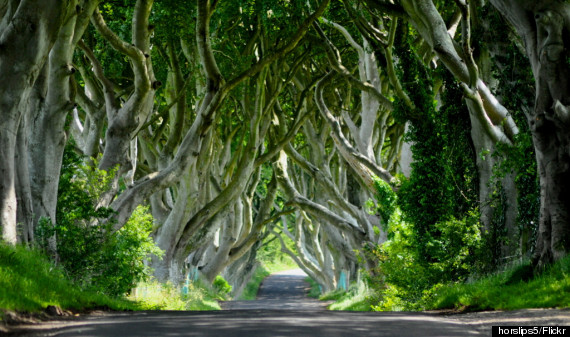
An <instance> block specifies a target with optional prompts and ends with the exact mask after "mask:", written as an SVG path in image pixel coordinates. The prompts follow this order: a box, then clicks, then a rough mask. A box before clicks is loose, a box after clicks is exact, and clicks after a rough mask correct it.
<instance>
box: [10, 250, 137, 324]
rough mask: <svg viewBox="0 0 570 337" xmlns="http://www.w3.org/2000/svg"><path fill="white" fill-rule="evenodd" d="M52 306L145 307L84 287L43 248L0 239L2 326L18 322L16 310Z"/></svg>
mask: <svg viewBox="0 0 570 337" xmlns="http://www.w3.org/2000/svg"><path fill="white" fill-rule="evenodd" d="M48 307H57V308H59V309H61V310H64V311H73V312H85V311H89V310H93V309H107V310H140V309H144V308H142V307H141V306H140V305H139V304H137V303H134V302H131V301H128V300H125V299H115V298H111V297H108V296H106V295H102V294H98V293H95V292H90V291H85V290H82V289H80V288H79V287H77V286H76V285H74V284H73V283H72V282H70V281H69V280H67V279H66V278H65V275H64V273H63V271H62V270H61V269H60V268H57V267H56V266H55V265H54V264H53V263H51V262H50V261H49V260H48V259H47V258H46V257H45V256H43V255H42V254H40V253H39V252H37V251H33V250H29V249H27V248H25V247H13V246H8V245H5V244H2V243H0V327H1V326H2V325H4V324H6V323H7V321H14V322H18V320H19V317H20V314H16V313H24V312H25V313H30V314H31V315H40V314H43V313H44V312H45V311H46V309H47V308H48ZM56 312H57V310H56ZM38 317H39V316H38Z"/></svg>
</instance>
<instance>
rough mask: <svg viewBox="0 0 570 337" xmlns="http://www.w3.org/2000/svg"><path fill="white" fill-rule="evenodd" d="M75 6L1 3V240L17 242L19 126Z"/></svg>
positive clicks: (30, 2)
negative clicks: (36, 83)
mask: <svg viewBox="0 0 570 337" xmlns="http://www.w3.org/2000/svg"><path fill="white" fill-rule="evenodd" d="M76 5H77V1H21V2H12V1H10V2H6V1H4V2H3V3H2V4H1V6H0V14H1V15H2V21H1V22H0V32H1V34H2V35H1V39H2V45H3V46H5V48H2V52H1V54H0V76H1V77H2V83H5V84H6V85H4V86H3V89H2V99H1V102H2V103H1V105H2V108H1V114H2V118H1V119H0V148H1V150H0V174H1V175H2V178H0V179H1V182H0V227H2V239H3V240H4V241H6V242H9V243H12V244H15V243H16V241H17V235H16V214H17V207H18V203H17V199H16V177H17V173H16V167H15V163H16V140H17V132H18V131H17V130H18V127H19V125H20V121H21V120H22V115H23V114H24V111H25V110H26V109H27V108H28V107H27V105H28V98H29V96H30V94H31V91H32V89H33V87H34V83H35V81H36V80H37V79H38V77H39V76H40V73H41V71H42V68H43V66H44V64H45V62H46V60H47V58H48V54H49V52H50V50H51V49H52V46H53V45H54V43H55V40H56V39H57V36H58V32H59V31H60V29H61V27H62V25H63V24H64V23H65V22H66V21H67V20H69V19H70V15H76V14H75V8H76ZM8 84H9V85H8ZM23 155H24V154H23V153H20V154H19V156H23Z"/></svg>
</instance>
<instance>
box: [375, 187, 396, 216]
mask: <svg viewBox="0 0 570 337" xmlns="http://www.w3.org/2000/svg"><path fill="white" fill-rule="evenodd" d="M374 187H375V188H376V193H375V195H374V197H375V198H376V201H378V213H379V214H380V216H381V217H382V219H384V221H385V222H388V221H389V219H390V217H391V216H392V214H393V213H394V211H395V210H396V201H397V199H398V198H397V196H396V193H394V191H393V190H392V187H391V186H390V184H388V183H387V182H385V181H384V180H382V179H380V178H378V177H375V179H374Z"/></svg>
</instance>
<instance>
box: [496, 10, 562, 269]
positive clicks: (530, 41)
mask: <svg viewBox="0 0 570 337" xmlns="http://www.w3.org/2000/svg"><path fill="white" fill-rule="evenodd" d="M491 3H492V4H493V5H494V6H495V7H496V8H497V9H498V10H499V11H500V12H501V13H502V14H503V15H504V16H505V17H506V18H507V20H508V21H509V22H510V23H511V24H512V25H513V26H514V28H515V30H516V31H517V33H518V35H519V36H520V37H521V38H522V40H523V42H524V46H525V51H526V54H527V56H528V58H529V60H530V63H531V66H532V70H533V74H534V78H535V85H536V102H535V107H534V111H532V112H530V113H528V115H527V119H528V121H529V124H530V129H531V132H532V136H533V143H534V148H535V151H536V157H537V163H538V170H539V178H540V191H541V193H540V203H541V207H540V223H539V230H538V237H537V241H536V246H535V251H534V255H533V264H534V265H535V267H538V268H542V267H543V266H545V265H547V264H549V263H551V262H552V261H555V260H558V259H560V258H562V257H564V256H565V255H567V254H568V252H570V194H568V193H567V192H566V191H564V189H565V188H566V186H570V185H569V184H570V150H569V149H570V133H569V132H568V131H569V128H570V115H569V110H568V106H569V105H570V76H569V75H570V67H569V65H568V63H567V60H568V58H569V57H570V52H569V51H568V47H569V46H570V35H569V31H570V4H568V3H566V2H560V1H550V0H543V1H530V0H524V1H523V0H491Z"/></svg>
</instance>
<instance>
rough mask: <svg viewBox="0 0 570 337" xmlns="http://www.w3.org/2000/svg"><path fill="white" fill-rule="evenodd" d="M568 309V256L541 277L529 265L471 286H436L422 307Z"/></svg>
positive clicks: (476, 282) (461, 284)
mask: <svg viewBox="0 0 570 337" xmlns="http://www.w3.org/2000/svg"><path fill="white" fill-rule="evenodd" d="M569 306H570V256H567V257H566V258H564V259H562V260H560V261H558V262H556V263H555V264H554V265H552V266H550V267H549V268H548V269H547V270H545V271H544V272H543V273H541V274H540V275H534V276H533V275H532V272H531V269H530V265H529V263H528V262H527V263H524V264H521V265H519V266H516V267H513V268H511V269H509V270H506V271H505V272H501V273H497V274H495V275H491V276H488V277H485V278H483V279H480V280H477V281H475V282H472V283H457V284H449V285H445V286H444V285H438V286H437V287H435V288H434V291H433V294H432V296H431V297H430V298H427V299H426V301H425V304H424V307H425V308H426V309H444V308H455V309H461V310H516V309H522V308H549V307H561V308H564V307H569Z"/></svg>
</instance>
